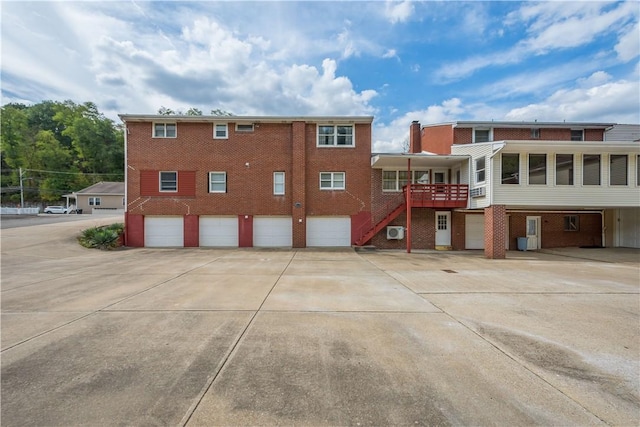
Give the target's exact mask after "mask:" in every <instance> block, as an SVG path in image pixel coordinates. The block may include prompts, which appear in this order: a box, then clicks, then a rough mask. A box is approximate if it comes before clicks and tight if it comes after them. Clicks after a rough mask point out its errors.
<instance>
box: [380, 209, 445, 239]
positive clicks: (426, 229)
mask: <svg viewBox="0 0 640 427" xmlns="http://www.w3.org/2000/svg"><path fill="white" fill-rule="evenodd" d="M435 221H436V214H435V210H433V209H428V208H412V209H411V230H412V233H411V249H435V242H436V228H435ZM392 225H402V226H404V227H405V229H406V227H407V213H406V212H403V213H401V214H400V216H399V217H398V218H396V219H394V220H393V221H391V223H390V224H389V226H392ZM371 244H372V245H373V246H375V247H376V248H379V249H406V248H407V232H406V230H405V235H404V239H402V240H387V229H386V227H385V228H383V229H382V231H380V232H379V233H378V234H376V235H375V236H374V238H373V239H372V240H371Z"/></svg>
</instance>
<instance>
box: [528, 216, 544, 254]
mask: <svg viewBox="0 0 640 427" xmlns="http://www.w3.org/2000/svg"><path fill="white" fill-rule="evenodd" d="M540 244H541V241H540V217H539V216H528V217H527V249H530V250H534V251H535V250H536V249H540V248H541V246H540Z"/></svg>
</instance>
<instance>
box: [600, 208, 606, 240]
mask: <svg viewBox="0 0 640 427" xmlns="http://www.w3.org/2000/svg"><path fill="white" fill-rule="evenodd" d="M600 217H601V218H602V222H601V224H602V225H601V226H600V229H601V230H602V238H601V239H602V241H601V242H600V245H601V246H602V247H603V248H606V247H607V245H606V244H605V241H606V239H607V233H606V231H607V226H606V224H605V221H604V209H603V210H601V211H600Z"/></svg>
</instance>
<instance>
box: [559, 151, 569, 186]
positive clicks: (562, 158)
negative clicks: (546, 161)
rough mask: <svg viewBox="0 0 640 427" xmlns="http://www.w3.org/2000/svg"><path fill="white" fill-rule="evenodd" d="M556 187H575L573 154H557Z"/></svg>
mask: <svg viewBox="0 0 640 427" xmlns="http://www.w3.org/2000/svg"><path fill="white" fill-rule="evenodd" d="M556 185H573V154H556Z"/></svg>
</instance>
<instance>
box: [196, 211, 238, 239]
mask: <svg viewBox="0 0 640 427" xmlns="http://www.w3.org/2000/svg"><path fill="white" fill-rule="evenodd" d="M200 246H207V247H237V246H238V217H236V216H201V217H200Z"/></svg>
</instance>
